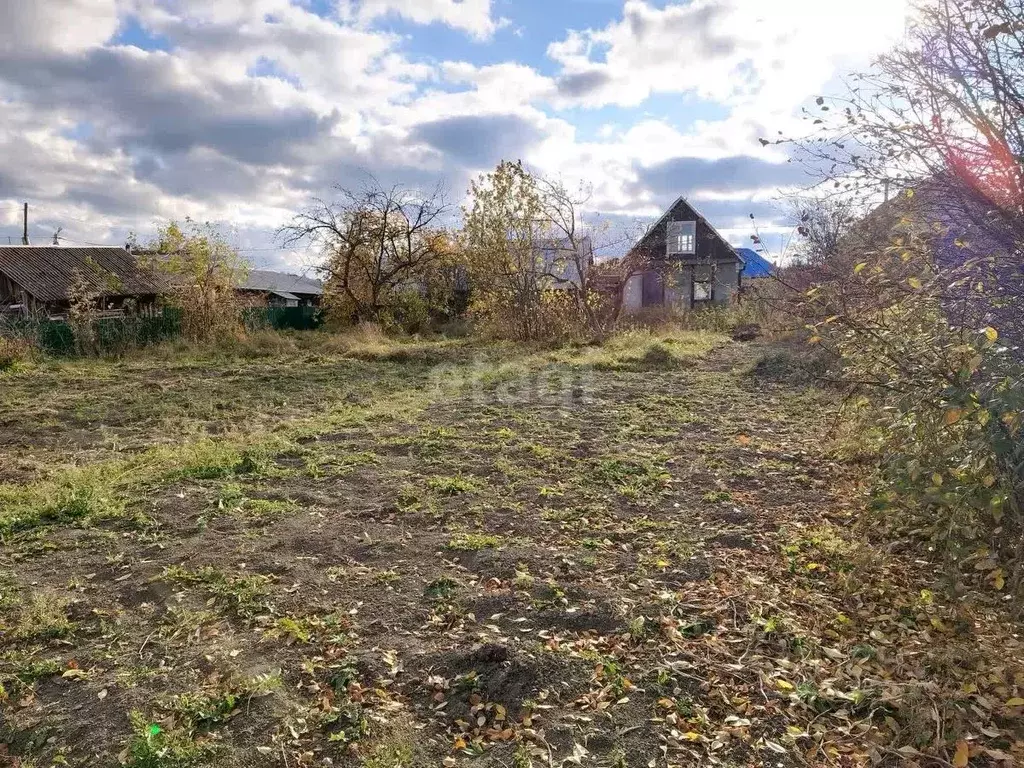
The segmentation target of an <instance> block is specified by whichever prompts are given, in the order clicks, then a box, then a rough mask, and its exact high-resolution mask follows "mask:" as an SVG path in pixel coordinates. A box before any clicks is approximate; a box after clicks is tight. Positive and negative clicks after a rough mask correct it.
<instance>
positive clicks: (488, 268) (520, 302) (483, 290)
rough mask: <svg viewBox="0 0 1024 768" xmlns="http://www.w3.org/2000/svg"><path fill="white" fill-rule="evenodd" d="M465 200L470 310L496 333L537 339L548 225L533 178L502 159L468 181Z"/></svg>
mask: <svg viewBox="0 0 1024 768" xmlns="http://www.w3.org/2000/svg"><path fill="white" fill-rule="evenodd" d="M469 198H470V199H469V203H468V205H467V206H466V207H465V208H464V209H463V217H464V222H463V233H462V234H463V243H464V254H465V258H466V260H467V264H468V267H469V277H470V282H471V285H472V291H473V310H474V312H475V313H476V314H477V315H479V316H481V317H483V318H484V319H485V320H488V321H490V323H491V326H492V329H493V330H495V331H497V332H499V333H510V334H512V335H513V336H516V337H518V338H521V339H536V338H539V337H540V336H541V335H542V333H541V332H542V322H541V314H542V312H541V309H542V300H543V285H542V276H543V273H544V271H545V269H544V264H543V260H542V257H541V254H540V251H539V249H538V245H539V244H540V243H541V242H542V241H543V240H544V239H546V238H548V237H549V236H550V234H551V227H550V226H549V224H548V222H546V221H545V217H544V212H543V208H542V205H541V195H540V192H539V190H538V189H537V181H536V179H535V178H534V177H533V175H532V174H530V172H529V171H527V170H526V169H525V168H524V167H523V164H522V161H518V162H510V161H507V160H503V161H502V162H501V163H499V164H498V167H497V168H496V169H495V170H494V171H492V172H491V173H488V174H485V175H483V176H481V177H480V178H478V179H475V180H474V181H472V182H471V184H470V188H469Z"/></svg>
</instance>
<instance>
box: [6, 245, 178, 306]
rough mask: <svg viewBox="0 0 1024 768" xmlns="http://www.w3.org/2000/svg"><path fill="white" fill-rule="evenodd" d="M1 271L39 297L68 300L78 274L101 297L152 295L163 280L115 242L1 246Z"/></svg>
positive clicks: (160, 288) (158, 288)
mask: <svg viewBox="0 0 1024 768" xmlns="http://www.w3.org/2000/svg"><path fill="white" fill-rule="evenodd" d="M0 273H2V274H4V275H6V276H7V277H8V278H9V279H10V280H11V281H12V282H14V283H16V284H17V285H19V286H21V287H22V288H24V289H25V291H27V292H28V293H29V294H31V295H32V296H33V297H35V299H36V300H38V301H44V302H49V301H65V300H67V298H68V290H69V289H70V288H71V286H72V284H73V283H74V281H75V274H76V273H78V274H79V275H81V277H82V280H84V282H85V283H86V285H88V287H89V288H90V290H92V291H93V292H95V293H97V294H99V295H100V296H102V297H113V296H151V295H154V294H157V293H160V292H161V290H162V281H161V280H160V278H159V277H158V276H157V275H154V274H153V273H152V272H150V271H148V270H146V269H144V268H143V267H141V266H140V265H139V263H138V261H137V260H136V259H135V257H134V256H132V254H130V253H129V252H128V251H127V250H125V249H124V248H120V247H115V246H89V247H83V248H78V247H75V248H71V247H66V246H62V245H49V246H47V245H4V246H0Z"/></svg>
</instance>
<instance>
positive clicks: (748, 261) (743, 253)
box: [736, 248, 775, 279]
mask: <svg viewBox="0 0 1024 768" xmlns="http://www.w3.org/2000/svg"><path fill="white" fill-rule="evenodd" d="M736 253H738V254H739V255H740V258H741V259H743V264H744V267H743V277H746V278H748V279H753V278H755V277H771V276H772V275H774V274H775V265H774V264H772V263H771V262H770V261H768V259H766V258H765V257H764V256H762V255H761V254H759V253H758V252H757V251H753V250H751V249H750V248H737V249H736Z"/></svg>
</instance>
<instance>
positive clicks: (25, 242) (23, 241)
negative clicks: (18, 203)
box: [21, 203, 28, 245]
mask: <svg viewBox="0 0 1024 768" xmlns="http://www.w3.org/2000/svg"><path fill="white" fill-rule="evenodd" d="M24 222H25V228H24V230H22V235H21V244H22V245H28V203H25V216H24Z"/></svg>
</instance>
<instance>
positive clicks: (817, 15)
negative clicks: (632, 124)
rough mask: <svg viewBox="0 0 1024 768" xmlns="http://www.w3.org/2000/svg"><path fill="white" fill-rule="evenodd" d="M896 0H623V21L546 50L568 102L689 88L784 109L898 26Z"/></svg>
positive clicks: (638, 98)
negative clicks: (660, 3)
mask: <svg viewBox="0 0 1024 768" xmlns="http://www.w3.org/2000/svg"><path fill="white" fill-rule="evenodd" d="M904 15H905V1H904V0H861V1H860V2H858V3H835V2H821V0H772V2H770V3H766V2H763V0H693V2H690V3H686V4H683V3H672V4H669V5H667V6H665V7H663V8H659V7H657V6H655V5H654V4H652V3H649V2H647V1H646V0H626V2H625V5H624V7H623V14H622V18H621V19H619V20H616V21H613V22H611V23H609V24H608V25H607V26H606V27H604V28H602V29H597V30H585V31H576V30H574V31H570V32H569V33H568V34H567V35H566V37H565V38H564V39H562V40H560V41H557V42H554V43H552V44H551V45H550V46H549V47H548V55H549V56H550V57H551V58H552V59H554V60H555V61H556V62H558V63H559V64H560V65H561V67H562V69H561V72H560V76H559V79H558V86H559V93H560V97H561V101H562V102H563V103H567V104H578V105H585V106H601V105H605V104H619V105H624V106H636V105H639V104H641V103H643V101H644V100H646V99H647V98H648V97H649V96H650V95H651V94H653V93H693V94H696V95H697V96H700V97H702V98H705V99H712V100H715V101H717V102H720V103H725V104H731V105H742V104H757V105H758V106H759V107H761V108H763V109H767V110H769V111H772V112H786V111H789V110H790V109H792V107H793V106H795V105H796V104H798V103H800V102H801V101H802V100H804V99H806V98H807V96H808V95H810V94H813V93H814V92H815V90H816V89H818V88H821V87H822V86H823V85H824V84H825V83H826V82H827V81H828V80H829V79H830V78H831V77H833V75H834V74H835V73H836V71H837V69H838V68H840V67H842V66H845V65H850V64H865V63H867V61H868V59H870V57H871V56H872V55H873V54H875V53H877V52H879V51H880V50H882V48H884V47H885V46H886V45H888V43H889V42H890V41H891V39H892V38H893V37H895V36H896V35H897V34H898V33H899V32H900V31H901V29H902V24H903V19H904Z"/></svg>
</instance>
